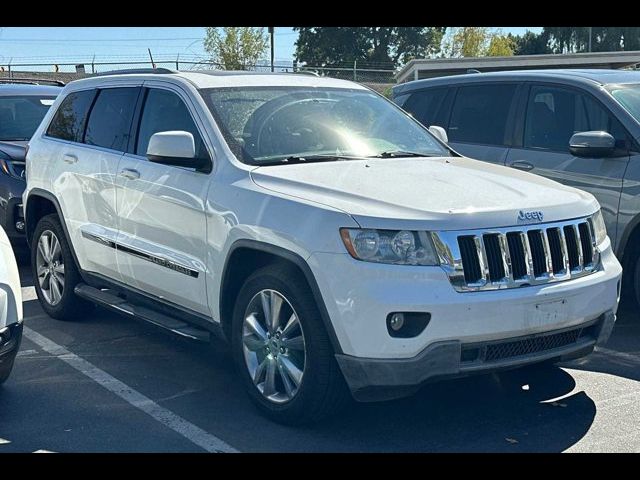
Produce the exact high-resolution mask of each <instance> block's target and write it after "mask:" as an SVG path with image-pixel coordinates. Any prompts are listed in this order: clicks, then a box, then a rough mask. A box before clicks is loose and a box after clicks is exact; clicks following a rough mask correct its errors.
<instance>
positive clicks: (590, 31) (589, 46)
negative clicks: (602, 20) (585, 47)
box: [589, 27, 593, 52]
mask: <svg viewBox="0 0 640 480" xmlns="http://www.w3.org/2000/svg"><path fill="white" fill-rule="evenodd" d="M592 28H593V27H589V52H591V29H592Z"/></svg>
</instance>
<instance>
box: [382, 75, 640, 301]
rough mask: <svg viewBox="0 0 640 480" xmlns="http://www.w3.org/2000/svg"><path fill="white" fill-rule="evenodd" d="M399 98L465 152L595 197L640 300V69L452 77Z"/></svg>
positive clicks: (399, 89)
mask: <svg viewBox="0 0 640 480" xmlns="http://www.w3.org/2000/svg"><path fill="white" fill-rule="evenodd" d="M393 98H394V101H395V102H396V103H397V104H398V105H400V106H401V107H403V108H404V109H405V110H407V111H408V112H409V113H411V114H412V115H413V116H414V117H415V118H416V119H417V120H419V121H420V122H422V123H423V124H424V125H426V126H434V125H435V126H440V127H443V128H444V129H445V131H446V133H447V136H448V142H449V144H450V145H451V146H452V147H453V148H454V149H456V150H457V151H458V152H460V153H462V154H463V155H466V156H469V157H471V158H475V159H480V160H485V161H489V162H494V163H499V164H503V165H508V166H511V167H513V168H518V169H522V170H527V171H531V172H533V173H538V174H540V175H544V176H546V177H549V178H552V179H554V180H557V181H559V182H562V183H565V184H567V185H571V186H574V187H577V188H580V189H583V190H586V191H589V192H591V193H592V194H593V195H595V196H596V198H597V199H598V201H599V202H600V204H601V206H602V212H603V215H604V219H605V222H606V224H607V230H608V233H609V236H610V238H611V241H612V242H613V246H614V251H615V252H616V255H617V256H618V258H619V259H620V260H621V263H622V264H623V266H624V267H625V281H624V282H623V285H626V287H628V291H629V292H631V293H634V296H633V297H632V298H635V300H636V301H637V302H639V303H640V71H622V70H595V69H594V70H529V71H514V72H495V73H480V74H468V75H459V76H449V77H440V78H435V79H427V80H417V81H414V82H409V83H404V84H401V85H397V86H396V87H394V89H393ZM585 132H586V133H585Z"/></svg>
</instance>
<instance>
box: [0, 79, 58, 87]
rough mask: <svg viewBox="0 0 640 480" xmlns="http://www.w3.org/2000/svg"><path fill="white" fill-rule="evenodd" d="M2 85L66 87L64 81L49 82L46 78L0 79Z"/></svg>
mask: <svg viewBox="0 0 640 480" xmlns="http://www.w3.org/2000/svg"><path fill="white" fill-rule="evenodd" d="M0 83H20V84H27V85H42V84H43V83H44V84H52V85H54V86H59V87H64V85H65V83H64V82H63V81H62V80H48V79H46V78H13V77H6V78H5V77H0Z"/></svg>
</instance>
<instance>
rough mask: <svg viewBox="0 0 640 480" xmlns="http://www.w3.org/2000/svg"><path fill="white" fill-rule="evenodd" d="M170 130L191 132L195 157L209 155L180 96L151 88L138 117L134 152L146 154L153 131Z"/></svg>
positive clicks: (206, 156)
mask: <svg viewBox="0 0 640 480" xmlns="http://www.w3.org/2000/svg"><path fill="white" fill-rule="evenodd" d="M171 130H182V131H185V132H189V133H191V134H192V135H193V138H194V140H195V146H196V157H197V158H208V157H209V155H208V153H207V150H206V148H205V146H204V142H203V141H202V137H201V136H200V133H199V132H198V129H197V128H196V125H195V123H194V121H193V119H192V118H191V114H190V113H189V110H188V109H187V106H186V105H185V104H184V102H183V101H182V100H181V99H180V97H178V95H176V94H175V93H173V92H170V91H168V90H161V89H157V88H152V89H150V90H149V91H148V93H147V99H146V101H145V104H144V109H143V111H142V117H141V119H140V128H139V130H138V141H137V144H136V154H137V155H143V156H145V155H146V154H147V147H148V146H149V139H150V138H151V136H152V135H153V134H154V133H158V132H167V131H171Z"/></svg>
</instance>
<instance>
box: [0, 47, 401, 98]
mask: <svg viewBox="0 0 640 480" xmlns="http://www.w3.org/2000/svg"><path fill="white" fill-rule="evenodd" d="M136 68H168V69H172V70H181V71H195V70H222V69H223V66H222V65H220V64H218V63H215V62H212V61H209V60H200V59H193V58H188V59H181V58H180V57H179V56H177V57H175V59H168V58H167V57H161V58H159V59H153V61H152V60H151V59H150V58H147V59H140V58H139V59H134V60H124V59H117V60H114V61H100V62H97V61H95V60H92V61H89V62H70V61H65V62H59V63H36V62H34V63H9V64H5V65H2V64H1V63H0V78H13V79H32V80H35V81H37V80H41V81H46V80H57V81H62V82H64V83H68V82H70V81H72V80H76V79H79V78H85V77H90V76H92V75H95V74H98V73H104V72H108V71H112V70H124V69H136ZM245 70H252V71H258V72H270V71H271V65H270V64H269V63H268V62H266V61H263V62H260V63H259V64H258V65H256V66H252V67H250V68H246V69H245ZM274 71H275V72H288V73H307V74H312V75H317V76H321V77H325V76H326V77H331V78H339V79H344V80H352V81H355V82H359V83H362V84H365V85H367V86H368V87H370V88H373V89H374V90H376V91H378V92H380V93H383V94H387V95H388V94H389V92H390V89H391V86H393V85H394V84H395V83H396V80H395V76H394V75H395V70H394V69H393V68H389V66H388V65H383V64H366V65H362V64H360V65H358V64H357V62H354V63H353V65H350V64H349V65H347V64H341V65H338V66H331V67H316V66H312V65H296V63H295V62H287V63H283V62H277V63H275V64H274Z"/></svg>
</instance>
